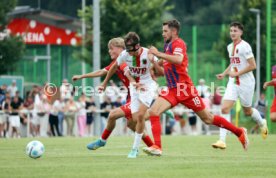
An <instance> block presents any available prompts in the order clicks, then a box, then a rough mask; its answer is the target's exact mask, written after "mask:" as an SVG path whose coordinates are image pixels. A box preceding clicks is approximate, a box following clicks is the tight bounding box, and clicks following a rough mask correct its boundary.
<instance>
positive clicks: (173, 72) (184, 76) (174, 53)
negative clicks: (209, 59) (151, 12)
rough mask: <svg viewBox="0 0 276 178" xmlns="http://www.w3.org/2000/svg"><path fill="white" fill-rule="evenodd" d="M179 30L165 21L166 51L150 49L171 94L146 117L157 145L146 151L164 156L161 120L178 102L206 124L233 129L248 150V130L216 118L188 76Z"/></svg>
mask: <svg viewBox="0 0 276 178" xmlns="http://www.w3.org/2000/svg"><path fill="white" fill-rule="evenodd" d="M179 30H180V23H179V22H178V21H177V20H170V21H167V22H164V23H163V33H162V35H163V37H164V40H165V43H166V44H165V48H164V50H165V51H164V52H160V51H158V49H157V48H155V47H151V48H150V49H149V53H150V54H153V55H155V56H157V57H159V58H161V59H163V67H164V73H165V76H166V79H167V86H168V91H167V93H165V94H164V93H161V95H160V96H159V97H158V98H157V99H156V101H155V102H154V104H153V105H152V106H151V108H150V109H149V110H148V112H147V113H146V114H145V117H146V118H148V117H150V121H151V124H152V133H153V136H154V141H155V145H154V146H152V147H149V148H144V149H143V150H144V152H146V153H147V154H150V155H159V156H160V155H161V154H162V150H161V128H160V119H159V117H160V114H161V113H162V112H164V111H165V110H167V109H169V108H172V107H174V106H176V105H177V104H178V103H181V104H183V105H185V106H186V107H188V108H189V109H192V110H193V111H194V112H195V113H196V114H197V115H198V116H199V117H200V118H201V120H202V121H203V122H205V123H206V124H213V125H216V126H218V127H223V128H226V129H228V130H230V131H231V132H233V133H234V134H235V135H237V137H239V140H240V141H241V143H242V145H243V147H244V149H247V146H248V138H247V133H246V130H245V129H244V128H237V127H235V126H234V125H233V124H232V123H230V122H228V121H226V120H225V119H224V118H222V117H220V116H217V115H213V114H212V113H211V112H209V111H208V110H206V109H205V105H204V103H203V102H202V100H201V97H200V96H198V92H197V90H196V87H195V86H194V84H193V83H192V81H191V79H190V77H189V75H188V57H187V51H186V50H187V49H186V45H185V43H184V41H183V40H182V39H181V38H179V36H178V34H179Z"/></svg>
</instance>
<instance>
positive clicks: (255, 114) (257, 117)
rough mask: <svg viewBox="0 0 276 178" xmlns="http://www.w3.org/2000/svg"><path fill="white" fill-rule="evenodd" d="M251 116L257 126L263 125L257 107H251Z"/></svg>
mask: <svg viewBox="0 0 276 178" xmlns="http://www.w3.org/2000/svg"><path fill="white" fill-rule="evenodd" d="M251 117H252V118H253V120H254V121H255V122H257V124H258V125H259V126H263V122H264V121H263V118H262V116H261V115H260V113H259V111H258V110H257V109H255V108H252V115H251Z"/></svg>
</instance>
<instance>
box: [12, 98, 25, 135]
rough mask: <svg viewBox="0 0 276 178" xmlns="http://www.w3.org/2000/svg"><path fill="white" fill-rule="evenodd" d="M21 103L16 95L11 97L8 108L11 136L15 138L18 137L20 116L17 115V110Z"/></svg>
mask: <svg viewBox="0 0 276 178" xmlns="http://www.w3.org/2000/svg"><path fill="white" fill-rule="evenodd" d="M22 107H23V104H22V103H21V102H20V101H19V98H18V97H17V96H15V97H13V99H12V101H11V104H10V107H9V110H10V116H9V121H10V124H11V129H12V133H11V137H14V136H16V137H17V138H18V137H20V133H19V127H20V117H19V111H20V109H22Z"/></svg>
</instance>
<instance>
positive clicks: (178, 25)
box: [163, 19, 180, 32]
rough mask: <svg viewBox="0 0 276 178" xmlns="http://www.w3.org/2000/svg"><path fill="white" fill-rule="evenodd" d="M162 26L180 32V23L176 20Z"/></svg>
mask: <svg viewBox="0 0 276 178" xmlns="http://www.w3.org/2000/svg"><path fill="white" fill-rule="evenodd" d="M164 25H168V27H169V28H175V29H176V30H177V32H179V30H180V22H179V21H178V20H176V19H173V20H168V21H166V22H163V26H164Z"/></svg>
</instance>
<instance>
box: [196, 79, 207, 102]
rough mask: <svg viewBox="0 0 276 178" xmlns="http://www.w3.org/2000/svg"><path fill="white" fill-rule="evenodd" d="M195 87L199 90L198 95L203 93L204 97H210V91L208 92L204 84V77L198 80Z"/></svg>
mask: <svg viewBox="0 0 276 178" xmlns="http://www.w3.org/2000/svg"><path fill="white" fill-rule="evenodd" d="M196 89H197V91H198V92H199V96H200V95H202V94H203V95H204V96H205V98H209V97H210V92H209V89H208V86H207V85H205V80H204V79H200V80H199V85H198V86H197V87H196Z"/></svg>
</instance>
